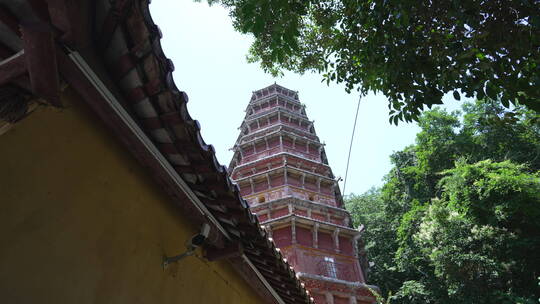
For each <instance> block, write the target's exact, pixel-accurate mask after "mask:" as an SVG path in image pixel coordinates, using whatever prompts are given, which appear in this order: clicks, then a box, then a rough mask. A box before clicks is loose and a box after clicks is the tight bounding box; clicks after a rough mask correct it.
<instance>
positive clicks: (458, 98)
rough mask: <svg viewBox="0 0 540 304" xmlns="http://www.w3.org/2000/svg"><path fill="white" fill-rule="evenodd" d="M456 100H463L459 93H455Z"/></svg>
mask: <svg viewBox="0 0 540 304" xmlns="http://www.w3.org/2000/svg"><path fill="white" fill-rule="evenodd" d="M454 98H455V99H456V100H461V96H460V95H459V92H458V91H454Z"/></svg>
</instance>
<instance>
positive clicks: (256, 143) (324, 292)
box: [229, 83, 376, 304]
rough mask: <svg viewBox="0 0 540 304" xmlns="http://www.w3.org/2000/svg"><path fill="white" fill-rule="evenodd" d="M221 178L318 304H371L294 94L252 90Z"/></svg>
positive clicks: (352, 241)
mask: <svg viewBox="0 0 540 304" xmlns="http://www.w3.org/2000/svg"><path fill="white" fill-rule="evenodd" d="M233 150H234V155H233V158H232V160H231V163H230V166H229V173H230V176H231V179H232V180H233V182H235V183H236V184H237V185H238V186H239V188H240V193H241V195H242V196H243V197H244V199H245V200H246V201H247V202H248V204H249V205H250V208H251V211H252V212H253V213H255V214H256V215H257V217H258V218H259V221H260V222H261V224H262V225H264V226H265V228H266V229H267V230H268V231H269V232H270V234H271V235H272V239H273V241H274V242H275V244H276V246H277V247H279V248H280V249H281V251H282V253H283V254H284V255H285V256H286V257H287V260H288V261H289V263H291V264H292V265H293V266H294V268H295V271H296V272H297V273H298V274H299V275H300V279H301V280H302V281H303V282H304V284H305V285H306V288H308V289H309V290H311V293H312V296H313V297H314V298H315V300H316V303H319V304H341V303H346V304H359V303H374V298H373V297H372V296H371V292H370V291H369V288H376V287H374V286H369V285H366V282H365V279H364V272H363V269H362V268H361V266H360V264H359V261H358V252H357V249H356V248H357V247H358V246H357V244H356V242H357V241H358V239H359V237H360V231H358V230H356V229H354V228H352V227H351V220H350V215H349V213H348V212H347V211H346V210H345V209H344V208H343V199H342V197H341V193H340V191H339V186H338V183H337V180H336V178H335V177H334V175H333V173H332V169H331V168H330V166H329V164H328V161H327V158H326V154H325V150H324V144H322V143H321V142H320V140H319V137H318V136H317V134H316V133H315V128H314V123H313V121H311V120H309V119H308V117H307V114H306V110H305V106H304V105H303V104H301V103H300V100H299V98H298V92H297V91H293V90H290V89H287V88H285V87H282V86H280V85H278V84H276V83H274V84H272V85H270V86H268V87H266V88H263V89H260V90H257V91H254V92H253V94H252V96H251V99H250V101H249V103H248V106H247V108H246V116H245V117H244V121H243V122H242V124H241V125H240V134H239V136H238V139H237V140H236V143H235V144H234V147H233Z"/></svg>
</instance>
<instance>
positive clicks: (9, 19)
mask: <svg viewBox="0 0 540 304" xmlns="http://www.w3.org/2000/svg"><path fill="white" fill-rule="evenodd" d="M0 22H2V23H3V24H5V25H6V26H7V27H8V28H9V29H10V30H11V31H12V32H13V33H15V34H16V35H17V36H21V33H20V32H19V20H17V17H15V15H13V13H11V11H10V10H9V9H8V8H7V7H5V6H4V5H2V4H0Z"/></svg>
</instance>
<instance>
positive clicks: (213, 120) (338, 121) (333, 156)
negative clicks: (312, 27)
mask: <svg viewBox="0 0 540 304" xmlns="http://www.w3.org/2000/svg"><path fill="white" fill-rule="evenodd" d="M150 8H151V11H152V17H153V19H154V22H155V23H156V24H158V26H159V28H160V29H161V32H162V33H163V38H162V40H161V43H162V46H163V49H164V51H165V54H166V56H167V57H169V58H170V59H172V61H173V62H174V66H175V72H174V74H173V75H174V79H175V82H176V85H177V86H178V88H179V89H180V90H182V91H185V92H186V93H187V94H188V96H189V100H190V101H189V103H188V109H189V112H190V115H191V116H192V117H193V118H194V119H197V120H198V121H199V122H200V124H201V129H202V135H203V138H204V140H205V141H206V143H209V144H212V145H213V146H214V148H215V149H216V153H217V157H218V159H219V161H220V163H221V164H223V165H228V164H229V161H230V159H231V157H232V152H231V151H230V150H229V148H231V147H232V146H233V145H234V142H235V141H236V138H237V136H238V132H239V130H238V127H239V126H240V124H241V122H242V119H243V118H244V114H245V113H244V110H245V109H246V106H247V104H248V102H249V100H250V98H251V93H252V91H255V90H258V89H262V88H264V87H266V86H268V85H270V84H272V83H274V82H277V83H278V84H279V85H282V86H284V87H286V88H289V89H291V90H295V91H298V92H299V97H300V101H301V102H302V103H304V104H306V112H307V115H308V117H309V119H311V120H315V131H316V132H317V135H318V136H319V139H320V140H321V142H324V143H326V147H325V150H326V154H327V156H328V161H329V163H330V166H331V167H332V170H333V172H334V175H335V176H341V177H343V178H344V177H345V168H346V164H347V153H348V149H349V143H350V139H351V132H352V127H353V123H354V114H355V111H356V104H357V101H358V94H347V93H345V90H344V88H343V86H340V85H337V84H335V83H331V84H330V86H327V85H326V83H321V79H322V77H321V76H320V75H318V74H308V75H297V74H293V73H286V75H285V76H284V77H281V78H273V77H272V76H271V75H269V74H265V73H264V72H263V71H262V70H261V69H260V68H259V64H258V63H255V64H248V63H247V61H246V54H247V52H248V48H249V46H250V44H251V41H252V40H253V39H252V37H250V36H247V35H242V34H240V33H238V32H236V31H235V30H234V29H233V27H232V23H231V19H230V17H229V16H228V12H227V11H226V10H225V9H224V8H222V7H221V6H218V5H214V6H211V7H209V6H208V4H207V3H206V2H205V1H204V0H203V1H202V2H193V1H191V0H154V1H152V4H151V6H150ZM445 103H446V104H448V106H449V108H450V109H455V108H457V107H458V103H457V102H455V101H453V98H451V97H449V96H446V97H445ZM418 131H419V128H418V127H417V126H416V124H406V123H400V124H399V126H398V127H396V126H394V125H390V124H389V123H388V108H387V101H386V99H385V97H384V96H382V95H377V96H375V95H373V94H370V95H368V96H366V97H364V98H363V99H362V101H361V104H360V112H359V115H358V122H357V126H356V134H355V137H354V142H353V148H352V155H351V161H350V165H349V166H350V168H349V175H348V181H347V186H346V194H350V193H357V194H360V193H363V192H364V191H366V190H368V189H369V188H371V187H372V186H380V185H381V184H382V178H383V176H384V175H386V174H387V173H388V171H389V170H390V168H391V164H390V160H389V156H390V154H392V153H393V152H394V151H398V150H401V149H403V148H404V147H405V146H407V145H410V144H412V143H414V138H415V134H416V133H417V132H418ZM340 187H341V190H342V191H343V182H341V183H340Z"/></svg>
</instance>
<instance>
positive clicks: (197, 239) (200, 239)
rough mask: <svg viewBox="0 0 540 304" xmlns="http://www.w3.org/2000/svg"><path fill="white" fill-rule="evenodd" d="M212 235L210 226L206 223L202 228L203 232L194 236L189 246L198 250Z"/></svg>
mask: <svg viewBox="0 0 540 304" xmlns="http://www.w3.org/2000/svg"><path fill="white" fill-rule="evenodd" d="M209 234H210V225H208V224H207V223H204V224H203V226H202V227H201V231H200V232H199V233H197V234H196V235H194V236H192V237H191V239H190V240H189V246H190V247H191V248H197V247H199V246H201V245H202V244H203V243H204V241H206V239H207V238H208V235H209Z"/></svg>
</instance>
